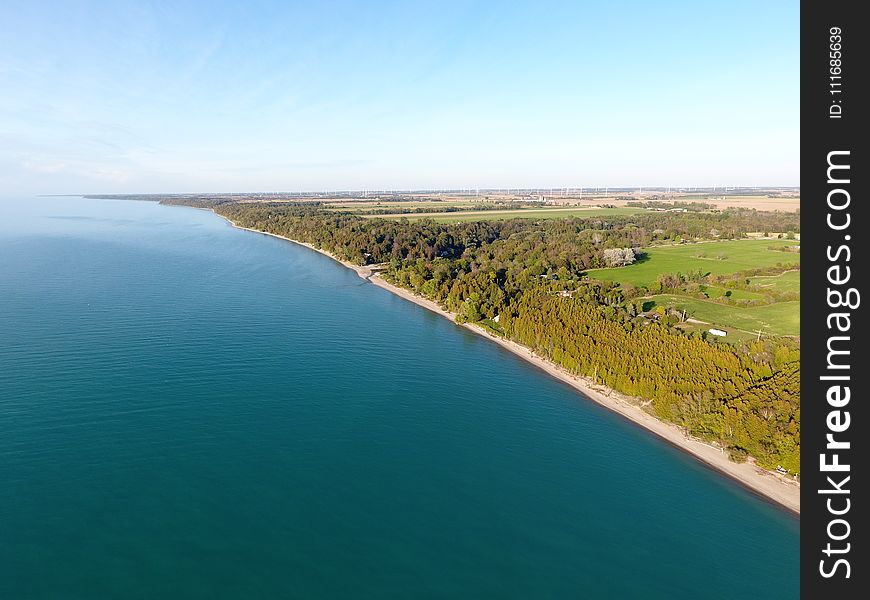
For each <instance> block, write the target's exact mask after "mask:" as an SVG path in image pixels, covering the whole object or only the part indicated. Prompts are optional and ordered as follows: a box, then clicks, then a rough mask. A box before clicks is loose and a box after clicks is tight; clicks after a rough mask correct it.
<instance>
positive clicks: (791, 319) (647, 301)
mask: <svg viewBox="0 0 870 600" xmlns="http://www.w3.org/2000/svg"><path fill="white" fill-rule="evenodd" d="M655 306H666V307H673V308H676V309H677V310H681V311H682V310H685V311H687V313H688V316H689V317H690V318H695V319H698V320H699V321H704V322H706V323H710V325H712V326H716V325H720V326H723V327H735V328H737V329H742V330H744V331H757V330H758V329H762V331H763V333H764V334H777V335H800V331H801V310H800V306H801V303H800V301H799V300H795V301H792V302H777V303H776V304H768V305H765V306H750V307H740V306H729V305H725V304H720V303H718V302H713V301H711V300H698V299H696V298H689V297H687V296H677V295H673V294H661V295H658V296H651V297H649V298H644V308H645V309H647V310H649V309H651V308H654V307H655Z"/></svg>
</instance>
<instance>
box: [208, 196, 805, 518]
mask: <svg viewBox="0 0 870 600" xmlns="http://www.w3.org/2000/svg"><path fill="white" fill-rule="evenodd" d="M212 212H214V211H212ZM215 214H217V213H215ZM218 216H221V215H218ZM227 221H228V222H229V223H230V224H231V225H232V226H233V227H236V228H238V229H244V230H246V231H252V232H254V233H259V234H262V235H268V236H272V237H276V238H279V239H282V240H286V241H288V242H292V243H294V244H298V245H300V246H305V247H306V248H310V249H311V250H314V251H315V252H320V253H321V254H324V255H326V256H328V257H330V258H331V259H333V260H335V261H337V262H340V263H341V264H342V265H344V266H345V267H347V268H349V269H352V270H353V271H355V272H356V273H357V275H359V276H360V277H361V278H363V279H365V280H367V281H369V282H371V283H373V284H375V285H377V286H378V287H381V288H384V289H386V290H389V291H390V292H392V293H394V294H396V295H397V296H401V297H402V298H404V299H406V300H408V301H410V302H413V303H414V304H417V305H419V306H422V307H423V308H426V309H428V310H431V311H432V312H434V313H437V314H439V315H441V316H443V317H445V318H447V319H450V321H452V322H454V323H455V316H456V315H455V314H453V313H451V312H448V311H446V310H444V309H443V308H441V307H440V306H439V305H438V304H436V303H435V302H432V301H431V300H428V299H426V298H422V297H420V296H418V295H416V294H414V293H413V292H411V291H409V290H406V289H404V288H400V287H397V286H395V285H393V284H391V283H389V282H387V281H385V280H384V279H382V278H381V277H379V276H378V275H377V274H376V273H374V272H373V271H372V269H371V268H370V267H363V266H359V265H354V264H352V263H349V262H347V261H343V260H340V259H338V258H337V257H335V256H334V255H332V254H331V253H329V252H327V251H325V250H321V249H319V248H315V247H314V246H312V245H311V244H308V243H304V242H299V241H297V240H293V239H290V238H287V237H284V236H281V235H277V234H274V233H268V232H265V231H260V230H258V229H251V228H248V227H241V226H239V225H236V224H235V223H233V222H232V221H230V220H229V219H227ZM457 326H461V327H465V328H466V329H468V330H470V331H473V332H474V333H476V334H478V335H481V336H483V337H486V338H488V339H489V340H491V341H493V342H495V343H496V344H499V345H500V346H502V347H503V348H505V349H506V350H508V351H510V352H512V353H514V354H516V355H517V356H519V357H521V358H523V359H524V360H526V361H528V362H530V363H531V364H533V365H535V366H536V367H538V368H539V369H541V370H543V371H545V372H546V373H547V374H549V375H551V376H552V377H555V378H556V379H559V380H560V381H563V382H564V383H566V384H568V385H570V386H571V387H573V388H574V389H576V390H577V391H579V392H580V393H581V394H582V395H583V396H584V397H586V398H589V399H590V400H593V401H594V402H597V403H598V404H601V405H602V406H605V407H606V408H609V409H610V410H612V411H614V412H616V413H619V414H620V415H622V416H623V417H625V418H626V419H629V420H630V421H632V422H633V423H635V424H637V425H639V426H641V427H643V428H644V429H646V430H648V431H651V432H652V433H654V434H656V435H657V436H659V437H660V438H662V439H664V440H665V441H667V442H669V443H670V444H672V445H673V446H675V447H677V448H679V449H681V450H684V451H685V452H688V453H689V454H691V455H692V456H694V457H695V458H697V459H698V460H700V461H701V462H703V463H705V464H706V465H707V466H709V467H711V468H713V469H716V470H717V471H719V472H720V473H722V474H724V475H727V476H728V477H731V478H732V479H734V480H735V481H737V482H738V483H740V484H741V485H743V486H744V487H746V488H747V489H749V490H751V491H752V492H754V493H756V494H758V495H760V496H762V497H764V498H766V499H767V500H769V501H771V502H774V503H775V504H777V505H780V506H782V507H784V508H786V509H787V510H789V511H791V512H793V513H795V514H796V515H800V484H799V483H798V482H797V481H794V480H793V479H792V478H790V477H787V476H783V475H780V474H779V473H774V472H771V471H768V470H766V469H762V468H760V467H758V466H756V465H755V464H753V462H751V460H750V461H747V462H745V463H735V462H733V461H731V460H729V459H728V455H727V454H726V453H725V451H723V450H722V449H721V448H717V447H716V446H713V445H711V444H709V443H707V442H704V441H701V440H698V439H695V438H692V437H689V436H687V435H686V433H685V432H683V431H682V430H681V429H680V428H679V427H677V426H676V425H674V424H671V423H666V422H664V421H661V420H660V419H658V418H656V417H654V416H653V415H651V414H649V413H647V412H646V411H644V410H643V409H642V408H641V407H640V406H639V405H638V404H637V402H638V399H632V398H629V397H627V396H625V395H624V394H620V393H619V392H616V391H615V390H612V389H610V388H607V387H605V386H601V385H595V384H593V382H592V381H591V380H589V379H588V378H585V377H578V376H576V375H573V374H571V373H568V372H567V371H566V370H565V369H563V368H562V367H560V366H558V365H556V364H555V363H553V362H551V361H549V360H547V359H545V358H542V357H540V356H538V355H536V354H534V353H533V352H532V351H531V350H529V349H528V348H526V347H525V346H522V345H520V344H517V343H516V342H512V341H510V340H507V339H504V338H501V337H499V336H497V335H494V334H492V333H490V332H488V331H486V330H485V329H483V328H481V327H478V326H476V325H473V324H468V323H467V324H465V325H458V324H457Z"/></svg>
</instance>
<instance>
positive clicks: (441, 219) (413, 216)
mask: <svg viewBox="0 0 870 600" xmlns="http://www.w3.org/2000/svg"><path fill="white" fill-rule="evenodd" d="M639 212H644V209H642V208H630V207H619V208H596V207H582V208H565V207H553V208H544V207H541V208H537V207H535V208H519V209H513V210H478V211H463V212H449V213H448V212H433V213H410V214H390V215H362V216H364V217H375V216H377V217H382V218H385V219H401V218H407V219H410V220H419V219H423V218H426V219H433V220H435V221H436V222H438V223H455V222H458V221H484V220H491V219H499V220H501V219H561V218H565V217H580V218H585V217H610V216H614V215H634V214H637V213H639Z"/></svg>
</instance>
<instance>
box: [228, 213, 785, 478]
mask: <svg viewBox="0 0 870 600" xmlns="http://www.w3.org/2000/svg"><path fill="white" fill-rule="evenodd" d="M211 208H213V209H214V210H215V211H216V212H218V213H219V214H221V215H223V216H225V217H227V218H228V219H230V220H232V221H233V222H235V223H237V224H239V225H241V226H244V227H250V228H254V229H259V230H262V231H268V232H271V233H275V234H279V235H283V236H286V237H289V238H292V239H296V240H299V241H303V242H308V243H311V244H314V245H315V246H317V247H319V248H323V249H325V250H328V251H329V252H331V253H333V254H335V255H336V256H337V257H339V258H341V259H344V260H348V261H352V262H355V263H357V264H383V265H386V269H385V271H384V276H385V277H386V278H388V279H389V280H391V281H393V282H395V283H396V284H398V285H401V286H403V287H406V288H410V289H413V290H414V291H416V292H418V293H420V294H421V295H423V296H426V297H428V298H431V299H433V300H435V301H436V302H438V303H439V304H441V305H442V306H444V307H445V308H447V309H448V310H450V311H452V312H455V313H456V314H457V320H459V321H470V322H482V323H483V324H484V325H485V326H487V327H488V328H490V329H492V330H495V331H497V332H498V333H501V334H503V335H505V336H507V337H509V338H511V339H513V340H515V341H517V342H519V343H521V344H524V345H526V346H528V347H530V348H532V349H534V350H535V351H536V352H537V353H539V354H540V355H542V356H545V357H547V358H550V359H551V360H553V361H554V362H556V363H558V364H560V365H562V366H564V367H565V368H566V369H568V370H569V371H571V372H573V373H576V374H578V375H583V376H587V377H592V378H594V379H595V380H596V381H597V382H599V383H602V384H605V385H607V386H609V387H611V388H613V389H615V390H617V391H619V392H622V393H625V394H628V395H631V396H637V397H639V398H642V399H645V400H646V401H647V402H648V403H649V405H650V407H651V409H652V410H653V411H654V412H655V413H656V414H657V415H658V416H659V417H661V418H663V419H667V420H669V421H672V422H675V423H678V424H680V425H681V426H684V427H685V428H686V429H687V431H689V432H690V433H692V434H694V435H698V436H701V437H704V438H706V439H711V440H715V441H717V442H719V443H721V444H722V445H724V446H725V447H727V448H728V449H729V451H730V452H731V454H732V456H734V457H736V458H739V457H741V456H746V455H751V456H753V457H755V458H756V459H757V460H758V462H759V464H761V465H762V466H765V467H768V468H773V467H776V466H778V465H782V466H783V467H785V468H786V469H788V470H789V471H790V472H793V473H799V471H800V393H799V387H800V353H799V346H798V342H796V341H793V340H770V339H769V340H765V341H762V342H756V343H754V344H747V345H745V346H742V347H735V346H732V345H729V344H725V343H721V342H717V341H715V340H712V339H706V337H705V335H704V334H701V333H698V332H696V333H695V334H693V335H687V334H685V333H683V332H681V331H680V330H678V329H676V328H672V327H670V326H669V324H673V322H674V320H669V319H663V320H661V321H659V322H655V321H653V320H650V319H647V318H645V317H644V316H643V315H641V314H639V313H640V311H639V309H638V305H637V303H636V302H634V301H632V300H631V299H632V298H635V297H637V296H638V295H640V293H641V292H640V291H638V290H637V289H633V288H631V287H630V286H619V285H618V284H615V283H607V282H596V281H590V280H587V279H585V278H584V271H585V270H586V269H589V268H594V267H600V266H604V262H603V261H604V256H605V251H606V250H608V249H629V248H640V247H643V246H649V245H651V244H656V243H666V242H673V241H675V240H683V239H709V238H711V237H712V236H715V237H717V238H719V239H721V238H739V237H743V236H744V235H745V233H746V232H751V231H767V230H770V231H799V230H800V221H799V215H796V214H790V213H764V212H757V211H752V210H731V209H729V210H725V211H722V212H721V213H651V214H639V215H632V216H613V217H607V218H585V219H581V218H566V219H558V220H556V219H553V220H547V219H544V220H534V219H512V220H493V221H486V220H484V221H477V222H459V223H449V224H448V223H435V222H434V221H432V220H431V219H424V220H420V221H408V220H406V219H400V220H387V219H379V218H374V219H366V218H362V217H359V216H356V215H352V214H349V213H335V212H326V211H323V210H321V209H319V208H317V207H310V206H304V205H296V206H294V205H288V204H286V203H276V204H265V203H221V204H217V205H214V206H211ZM496 320H497V322H496Z"/></svg>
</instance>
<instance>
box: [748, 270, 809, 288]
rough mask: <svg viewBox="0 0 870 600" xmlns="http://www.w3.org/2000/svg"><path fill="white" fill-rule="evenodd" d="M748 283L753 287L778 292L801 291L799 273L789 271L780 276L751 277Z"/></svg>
mask: <svg viewBox="0 0 870 600" xmlns="http://www.w3.org/2000/svg"><path fill="white" fill-rule="evenodd" d="M750 281H751V283H752V284H753V285H760V286H762V287H769V288H771V289H775V290H777V291H780V292H799V291H800V290H801V272H800V271H789V272H788V273H783V274H782V275H771V276H767V277H753V278H752V279H751V280H750Z"/></svg>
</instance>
